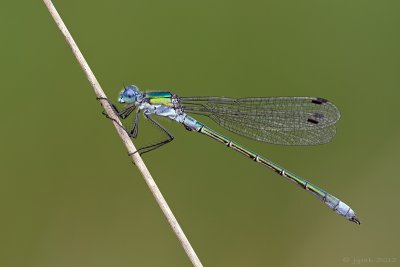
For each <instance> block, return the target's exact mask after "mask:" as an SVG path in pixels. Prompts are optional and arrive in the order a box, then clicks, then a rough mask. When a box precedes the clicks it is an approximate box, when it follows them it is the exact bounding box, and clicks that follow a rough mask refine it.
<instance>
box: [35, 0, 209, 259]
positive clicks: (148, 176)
mask: <svg viewBox="0 0 400 267" xmlns="http://www.w3.org/2000/svg"><path fill="white" fill-rule="evenodd" d="M43 1H44V3H45V5H46V6H47V8H48V10H49V12H50V14H51V16H52V17H53V19H54V21H55V22H56V24H57V26H58V28H59V29H60V31H61V32H62V34H63V35H64V37H65V40H66V41H67V43H68V45H69V46H70V47H71V49H72V53H73V54H74V55H75V57H76V59H77V60H78V62H79V64H80V65H81V67H82V70H83V72H84V73H85V74H86V76H87V78H88V80H89V82H90V84H91V85H92V87H93V89H94V92H95V93H96V96H97V97H99V98H106V95H105V94H104V91H103V90H102V89H101V86H100V84H99V82H98V81H97V79H96V77H95V76H94V74H93V72H92V70H91V69H90V67H89V65H88V63H87V62H86V60H85V58H84V57H83V55H82V53H81V51H80V50H79V48H78V46H77V45H76V43H75V41H74V39H73V38H72V36H71V34H70V33H69V31H68V29H67V27H66V26H65V24H64V22H63V21H62V19H61V17H60V15H59V14H58V12H57V10H56V8H55V7H54V5H53V3H52V2H51V1H50V0H43ZM100 101H101V104H102V106H103V107H104V110H105V112H106V113H107V115H108V116H109V117H110V118H112V119H113V120H112V122H113V124H114V126H115V129H116V130H117V132H118V135H119V137H120V138H121V140H122V142H123V143H124V144H125V146H126V149H127V150H128V153H133V152H135V151H136V148H135V146H134V145H133V143H132V141H131V139H130V137H129V136H128V134H127V133H126V132H125V131H124V130H123V129H122V127H120V126H121V125H122V124H121V122H120V120H119V118H118V116H116V115H115V114H114V112H113V109H112V107H111V106H110V104H109V103H108V101H106V100H100ZM118 124H119V125H118ZM131 158H132V161H133V162H134V163H135V165H136V166H137V168H138V169H139V171H140V173H141V174H142V175H143V178H144V180H145V181H146V183H147V185H148V186H149V188H150V191H151V193H152V194H153V196H154V198H155V199H156V201H157V203H158V205H159V206H160V208H161V210H162V211H163V213H164V215H165V217H166V218H167V220H168V223H169V224H170V226H171V228H172V230H173V231H174V233H175V235H176V237H177V238H178V240H179V241H180V242H181V244H182V247H183V249H184V250H185V252H186V254H187V256H188V257H189V259H190V261H191V262H192V264H193V266H203V265H202V264H201V262H200V259H199V258H198V257H197V255H196V252H195V251H194V250H193V248H192V246H191V245H190V243H189V240H188V239H187V238H186V236H185V234H184V232H183V230H182V228H181V227H180V226H179V223H178V221H177V220H176V218H175V216H174V214H173V213H172V211H171V209H170V208H169V206H168V204H167V202H166V201H165V199H164V197H163V195H162V194H161V192H160V190H159V189H158V187H157V185H156V183H155V182H154V179H153V177H152V176H151V174H150V172H149V170H148V169H147V167H146V165H145V164H144V162H143V160H142V158H141V157H140V155H139V153H135V154H133V155H132V156H131Z"/></svg>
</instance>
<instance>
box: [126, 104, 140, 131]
mask: <svg viewBox="0 0 400 267" xmlns="http://www.w3.org/2000/svg"><path fill="white" fill-rule="evenodd" d="M139 114H140V109H137V110H136V116H135V121H134V122H133V128H132V130H130V131H129V132H128V135H129V136H130V137H133V138H136V137H137V136H138V133H139Z"/></svg>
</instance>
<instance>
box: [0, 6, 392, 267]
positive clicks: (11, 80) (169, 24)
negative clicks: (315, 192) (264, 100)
mask: <svg viewBox="0 0 400 267" xmlns="http://www.w3.org/2000/svg"><path fill="white" fill-rule="evenodd" d="M55 5H56V8H57V9H58V10H59V12H60V14H61V16H62V17H63V19H64V21H65V23H66V24H67V26H68V27H69V29H70V31H71V33H72V35H73V36H74V38H75V40H76V42H77V43H78V45H79V47H80V48H81V50H82V52H83V54H84V55H85V57H86V59H87V61H88V62H89V65H90V66H91V68H92V69H93V71H94V72H95V74H96V76H97V78H98V80H99V82H100V84H101V85H102V86H103V88H104V90H105V91H106V94H107V95H108V96H109V97H110V99H113V100H114V99H115V98H116V97H117V94H118V93H119V91H120V90H121V88H122V87H123V84H131V83H134V84H136V85H138V86H139V87H140V88H141V89H143V90H171V91H173V92H176V93H178V94H179V95H181V96H192V95H221V96H230V97H245V96H294V95H296V96H297V95H300V96H309V95H310V96H321V97H325V98H328V99H330V100H332V101H333V102H334V103H335V104H336V105H337V106H338V107H339V108H340V110H341V114H342V118H341V120H340V122H339V124H338V134H337V136H336V138H335V139H334V141H333V142H332V143H330V144H328V145H322V146H316V147H284V146H275V145H268V144H262V143H258V142H255V141H251V140H246V139H244V138H241V137H239V136H236V135H235V134H231V133H227V132H226V131H223V130H221V129H220V128H219V127H217V126H216V125H215V124H214V123H213V122H211V121H209V120H203V121H204V122H206V123H207V124H209V126H211V127H214V128H215V129H216V130H220V131H221V132H222V133H224V134H226V135H229V136H231V137H232V138H233V139H235V140H238V141H239V142H240V143H242V144H244V145H246V146H247V147H249V148H250V149H252V150H255V151H257V152H259V153H260V154H262V155H266V156H269V157H270V158H271V159H273V160H274V161H276V162H277V163H280V164H281V165H283V166H285V167H286V168H288V169H289V170H292V171H294V172H295V173H297V174H299V175H300V176H303V177H304V178H308V179H310V181H312V182H313V183H315V184H317V185H319V186H321V187H322V188H324V189H326V190H328V191H329V192H331V193H332V194H334V195H336V196H338V197H339V198H341V199H342V200H343V201H345V202H346V203H348V204H350V205H351V206H352V208H353V209H354V210H355V211H356V212H357V215H358V216H359V218H360V219H361V222H362V224H361V226H357V225H355V224H353V223H351V222H348V221H346V220H345V219H343V218H342V217H340V216H338V215H336V214H335V213H334V212H332V211H330V210H329V209H328V208H327V207H325V205H323V204H322V203H320V202H319V201H317V200H316V199H315V198H314V197H312V196H310V195H309V194H307V193H305V192H304V191H302V190H300V189H299V188H297V187H296V186H294V185H292V184H291V183H288V182H286V181H284V180H283V179H282V178H281V177H280V176H278V175H276V174H274V173H273V172H271V171H269V170H266V169H265V168H263V167H262V166H259V165H256V164H254V163H253V162H251V161H250V160H247V159H246V158H244V157H243V156H241V155H240V154H238V153H235V152H233V151H231V150H228V149H227V148H226V147H224V146H222V145H220V144H218V143H217V142H215V141H212V140H210V139H209V138H206V137H204V136H201V135H199V134H196V133H190V132H188V131H186V130H185V129H184V128H183V127H182V126H181V125H178V124H176V123H172V122H167V121H165V120H163V123H164V125H166V127H167V128H168V129H169V130H170V131H171V132H172V133H173V134H174V135H175V137H176V139H175V141H174V142H173V143H171V144H168V145H167V146H165V147H163V148H161V149H159V150H157V151H155V152H152V153H150V154H146V155H144V160H145V162H146V164H147V166H148V167H149V169H150V170H151V172H152V174H153V176H154V178H155V179H156V182H157V183H158V185H159V187H160V189H161V191H162V192H163V194H164V196H165V198H166V199H167V201H168V202H169V204H170V206H171V208H172V210H173V211H174V213H175V215H176V217H177V218H178V220H179V222H180V224H181V226H182V227H183V229H184V231H185V233H186V235H187V236H188V238H189V239H190V241H191V243H192V245H193V247H194V248H195V250H196V251H197V253H198V255H199V257H200V259H201V260H202V262H203V264H204V265H205V266H348V265H355V264H359V265H367V266H395V265H399V262H400V252H399V247H400V241H399V238H400V231H399V225H400V214H399V192H398V189H399V185H400V182H399V178H400V177H399V175H398V171H397V168H398V165H399V160H400V151H399V149H400V140H399V134H400V119H399V110H400V109H399V104H398V103H399V97H400V91H399V85H400V75H399V70H400V48H399V47H400V16H399V11H400V2H399V1H390V0H388V1H372V0H371V1H370V0H362V1H361V0H353V1H333V0H328V1H311V0H306V1H294V0H292V1H277V0H275V1H252V0H249V1H211V0H205V1H175V0H170V1H157V0H154V1H143V0H139V1H122V0H117V1H93V0H91V1H77V0H69V1H60V0H57V1H55ZM0 15H1V16H0V28H1V31H2V37H1V38H2V41H1V52H0V53H1V65H0V68H1V69H0V72H1V77H2V89H1V95H2V98H1V99H2V105H1V108H2V123H1V124H2V131H1V138H0V144H1V154H0V162H1V163H0V164H1V167H0V175H1V179H0V181H1V186H0V190H1V191H0V203H1V204H0V205H1V215H2V216H1V222H0V226H1V228H0V229H1V233H0V235H1V236H0V239H1V243H0V244H1V248H0V266H7V267H11V266H12V267H14V266H40V267H44V266H96V267H100V266H190V262H189V260H188V259H187V257H186V255H185V253H184V252H183V249H182V248H181V246H180V244H179V242H178V241H177V239H176V238H175V236H174V235H173V233H172V231H171V229H170V228H169V225H168V224H167V222H166V220H165V218H164V217H163V215H162V213H161V211H160V209H159V208H158V206H157V204H156V202H155V200H154V199H153V197H152V195H151V194H150V192H149V190H148V188H147V186H146V184H145V183H144V181H143V179H142V177H141V175H140V173H139V172H138V171H137V169H136V168H135V167H134V166H133V165H132V164H131V162H130V159H129V158H128V157H127V154H126V151H125V148H124V147H123V145H122V143H121V141H120V140H119V138H118V137H117V134H116V132H115V129H114V128H113V127H112V125H111V123H110V122H109V121H108V120H106V119H105V118H104V117H103V116H102V115H101V111H102V109H101V106H100V105H99V104H98V103H97V101H96V100H95V95H94V93H93V91H92V88H91V87H90V85H89V84H88V82H87V80H86V77H85V75H84V74H83V73H82V71H81V69H80V67H79V65H78V64H77V62H76V60H75V58H74V57H73V55H72V54H71V52H70V49H69V47H68V46H67V45H66V43H65V42H64V39H63V37H62V35H61V33H60V32H59V30H58V29H57V28H56V26H55V24H54V22H53V20H52V18H51V17H50V15H49V13H48V11H47V9H46V8H45V6H44V4H43V3H42V2H41V1H25V2H24V3H22V2H18V1H8V2H6V3H4V5H3V7H2V9H1V10H0ZM145 123H146V122H145V121H144V120H142V125H144V124H145ZM140 134H141V137H142V138H141V140H139V142H143V143H146V142H152V141H154V138H156V139H157V138H159V137H158V135H157V132H154V130H152V129H150V127H147V126H146V127H145V126H143V128H142V129H141V132H140ZM393 261H395V262H393Z"/></svg>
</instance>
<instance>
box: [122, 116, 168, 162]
mask: <svg viewBox="0 0 400 267" xmlns="http://www.w3.org/2000/svg"><path fill="white" fill-rule="evenodd" d="M144 116H145V117H146V119H148V120H149V121H150V122H151V123H153V124H154V125H155V126H157V127H158V128H160V129H161V130H162V131H163V132H164V133H165V134H167V136H168V137H167V139H165V140H164V141H161V142H158V143H155V144H152V145H149V146H145V147H141V148H139V149H138V150H136V151H135V152H133V153H130V154H129V156H130V155H133V154H135V153H139V154H140V155H142V154H144V153H146V152H150V151H152V150H154V149H157V148H159V147H161V146H163V145H165V144H168V143H169V142H171V141H172V140H174V136H173V135H172V134H171V133H170V132H168V130H167V129H165V128H164V127H163V126H162V125H161V124H159V123H158V122H157V121H155V120H154V119H153V118H152V117H151V116H150V115H149V114H146V113H144Z"/></svg>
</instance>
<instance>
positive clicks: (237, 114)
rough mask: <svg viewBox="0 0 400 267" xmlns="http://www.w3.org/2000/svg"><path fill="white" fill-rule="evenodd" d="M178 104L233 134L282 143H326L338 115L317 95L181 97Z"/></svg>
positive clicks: (327, 102)
mask: <svg viewBox="0 0 400 267" xmlns="http://www.w3.org/2000/svg"><path fill="white" fill-rule="evenodd" d="M180 103H181V106H182V109H183V111H184V112H187V113H194V114H200V115H205V116H208V117H210V118H211V119H212V120H214V121H215V122H217V123H218V124H220V125H221V126H222V127H224V128H226V129H228V130H230V131H232V132H234V133H237V134H240V135H243V136H245V137H248V138H252V139H255V140H258V141H262V142H267V143H272V144H282V145H317V144H324V143H327V142H329V141H330V140H331V139H332V138H333V137H334V136H335V133H336V128H335V123H336V122H337V121H338V120H339V118H340V113H339V110H338V109H337V108H336V106H335V105H334V104H332V103H331V102H329V101H328V100H326V99H323V98H316V97H269V98H239V99H232V98H223V97H181V98H180Z"/></svg>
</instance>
